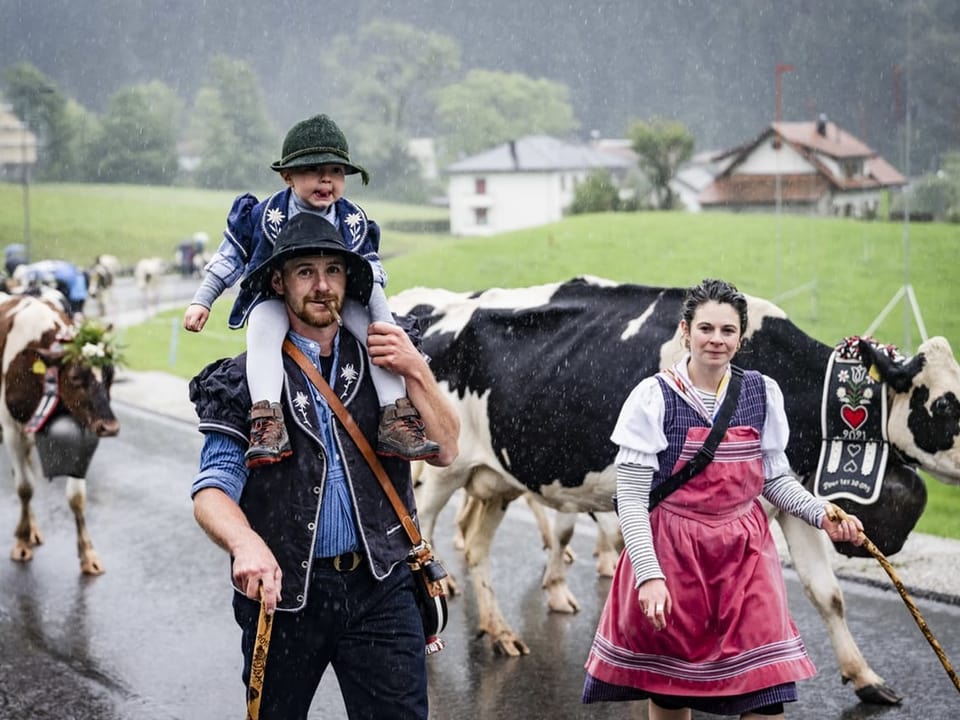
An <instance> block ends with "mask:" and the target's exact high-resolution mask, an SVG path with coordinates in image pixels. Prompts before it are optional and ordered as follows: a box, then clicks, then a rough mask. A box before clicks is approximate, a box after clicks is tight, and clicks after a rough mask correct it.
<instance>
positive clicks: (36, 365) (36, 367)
mask: <svg viewBox="0 0 960 720" xmlns="http://www.w3.org/2000/svg"><path fill="white" fill-rule="evenodd" d="M45 372H47V365H46V363H44V362H43V360H41V359H40V358H37V359H36V360H34V361H33V374H34V375H43V374H44V373H45Z"/></svg>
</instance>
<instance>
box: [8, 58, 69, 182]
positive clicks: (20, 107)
mask: <svg viewBox="0 0 960 720" xmlns="http://www.w3.org/2000/svg"><path fill="white" fill-rule="evenodd" d="M4 80H5V85H6V93H5V94H6V97H7V99H8V100H9V101H10V104H11V105H12V106H13V110H14V112H15V113H16V114H17V116H18V117H19V118H20V119H21V120H22V121H23V122H25V123H26V124H27V126H28V127H29V128H30V130H31V131H33V132H34V134H36V136H37V139H38V142H39V145H40V148H39V152H38V156H37V166H36V176H37V178H39V179H41V180H66V179H72V178H75V177H77V175H78V173H79V168H78V167H77V164H76V159H75V157H74V156H73V155H72V154H71V140H72V130H73V128H72V127H71V125H70V123H69V122H68V117H67V99H66V97H65V96H64V95H63V93H61V92H60V90H59V89H58V88H57V86H56V84H55V83H54V82H53V80H51V79H50V78H48V77H47V76H46V75H44V74H43V73H42V72H41V71H40V70H39V69H37V68H36V67H35V66H33V65H31V64H30V63H20V64H19V65H14V66H13V67H11V68H10V69H9V70H8V71H7V72H6V74H5V77H4Z"/></svg>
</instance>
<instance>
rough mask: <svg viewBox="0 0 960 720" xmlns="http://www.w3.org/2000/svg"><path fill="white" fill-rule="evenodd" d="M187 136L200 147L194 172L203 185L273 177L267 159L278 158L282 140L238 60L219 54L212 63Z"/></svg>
mask: <svg viewBox="0 0 960 720" xmlns="http://www.w3.org/2000/svg"><path fill="white" fill-rule="evenodd" d="M190 135H191V137H193V138H195V139H196V140H197V141H198V142H199V145H200V147H201V151H200V154H201V159H200V165H199V167H198V168H197V171H196V182H197V184H198V185H200V186H201V187H208V188H234V189H249V188H252V187H257V186H258V185H266V184H269V183H271V182H273V183H275V182H276V176H275V174H274V173H273V172H272V171H271V170H270V163H271V162H272V161H273V160H276V159H277V158H278V157H279V152H280V142H279V141H278V139H277V134H276V131H275V130H274V129H273V126H272V125H271V123H270V120H269V118H268V117H267V111H266V105H265V103H264V101H263V93H262V91H261V89H260V83H259V82H258V81H257V78H256V75H254V73H253V71H252V70H251V68H250V66H249V65H248V64H247V63H245V62H243V61H242V60H236V59H233V58H229V57H226V56H224V55H220V56H217V57H215V58H214V59H213V60H212V61H211V62H210V70H209V73H208V76H207V79H206V81H205V83H204V86H203V87H202V88H201V89H200V91H199V92H198V93H197V97H196V101H195V103H194V111H193V115H192V120H191V130H190Z"/></svg>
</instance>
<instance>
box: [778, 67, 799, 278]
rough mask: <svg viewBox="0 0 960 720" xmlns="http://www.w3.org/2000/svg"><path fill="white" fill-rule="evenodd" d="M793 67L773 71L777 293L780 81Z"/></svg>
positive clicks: (779, 194)
mask: <svg viewBox="0 0 960 720" xmlns="http://www.w3.org/2000/svg"><path fill="white" fill-rule="evenodd" d="M793 70H794V67H793V65H787V64H785V63H777V66H776V68H775V69H774V71H773V79H774V102H775V107H774V111H773V117H774V133H776V136H775V137H774V138H773V149H774V152H775V153H776V159H777V162H776V165H775V168H774V180H773V181H774V183H775V186H776V189H775V191H774V196H775V198H776V200H775V202H776V218H777V222H776V224H777V287H776V290H777V292H778V293H779V292H780V290H781V285H780V206H781V204H782V201H781V199H780V196H781V193H782V189H781V187H780V145H781V144H782V143H781V141H780V121H781V119H782V103H783V80H782V79H781V77H782V75H783V74H784V73H788V72H793Z"/></svg>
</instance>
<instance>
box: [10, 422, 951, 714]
mask: <svg viewBox="0 0 960 720" xmlns="http://www.w3.org/2000/svg"><path fill="white" fill-rule="evenodd" d="M117 413H118V415H119V417H120V420H121V422H122V423H123V429H122V431H121V433H120V436H119V437H117V438H111V439H107V440H104V441H103V442H101V443H100V446H99V448H98V450H97V454H96V456H95V457H94V460H93V463H92V465H91V468H90V473H89V474H90V477H89V492H88V495H89V510H88V522H89V529H90V533H91V536H92V538H93V542H94V545H95V546H96V548H97V549H98V551H99V552H100V555H101V557H102V559H103V562H104V565H105V567H106V570H107V572H106V574H105V575H103V576H101V577H98V578H85V577H82V576H81V575H80V570H79V562H78V560H77V558H76V549H75V531H74V527H73V519H72V515H71V514H70V511H69V509H68V508H67V506H66V501H65V499H64V497H63V480H62V479H58V480H55V481H54V482H52V483H44V484H42V485H41V486H40V487H38V488H36V494H35V502H34V507H35V512H36V514H37V520H38V522H39V524H40V529H41V531H42V532H43V533H44V538H45V544H44V545H43V546H41V547H39V548H38V549H37V552H36V555H35V558H34V560H33V562H32V563H30V564H28V565H20V564H17V563H14V562H11V561H9V560H7V559H6V558H0V588H2V589H3V592H2V593H0V648H2V649H3V652H2V653H0V720H5V719H7V718H10V719H12V718H18V719H19V718H31V719H32V720H45V719H47V718H49V719H56V720H63V719H64V718H96V719H97V720H173V719H177V720H193V719H200V720H221V719H222V720H230V719H235V718H241V717H243V714H244V707H243V687H242V684H241V681H240V655H239V632H238V630H237V628H236V626H235V624H234V622H233V619H232V614H231V610H230V593H231V590H230V588H229V586H228V584H227V558H226V556H225V555H224V554H223V552H222V551H220V550H219V549H217V548H216V547H214V546H213V544H212V543H211V542H209V540H207V539H206V538H205V537H204V536H203V533H202V532H201V531H200V530H199V528H197V526H196V525H195V523H194V521H193V517H192V507H191V505H190V501H189V498H188V496H187V492H188V488H189V485H190V482H191V479H192V476H193V472H194V469H195V464H196V458H197V455H198V453H199V449H200V443H201V438H200V435H199V434H198V433H197V432H196V431H195V430H194V429H193V427H192V426H191V425H189V424H187V423H182V422H179V421H173V420H167V419H164V418H158V417H156V416H153V415H151V414H149V413H144V412H142V411H140V410H137V409H135V408H131V407H129V406H120V407H118V408H117ZM6 467H7V461H6V458H5V457H3V458H2V459H0V472H6V470H5V468H6ZM515 505H516V507H514V508H511V509H510V511H509V512H508V515H507V520H506V521H505V523H504V526H503V527H502V528H501V530H500V533H499V534H498V536H497V539H496V542H495V543H494V566H493V572H494V581H495V582H496V584H497V593H498V598H499V600H500V603H501V606H502V608H503V610H504V613H505V614H506V616H507V617H508V618H509V619H510V620H511V622H512V623H513V626H514V628H515V629H516V630H517V632H518V633H519V634H520V635H521V637H522V638H523V639H524V640H525V641H526V642H527V644H528V645H529V646H530V648H531V655H529V656H527V657H523V658H504V657H499V656H495V655H494V654H493V652H492V650H491V649H490V647H489V645H488V643H487V642H486V640H485V639H483V638H480V639H478V638H475V637H474V628H475V627H476V625H477V617H476V605H475V603H474V602H473V599H472V597H471V589H470V587H469V578H468V577H467V575H466V572H465V569H464V563H463V560H462V558H461V556H460V555H459V554H457V553H455V552H454V551H453V550H452V548H451V545H450V542H449V534H450V533H451V532H452V523H453V510H454V508H453V507H452V506H451V507H448V508H447V511H446V512H445V514H444V515H443V516H442V517H441V521H440V524H439V526H438V527H439V531H440V532H441V533H443V534H445V535H447V537H438V538H437V549H438V551H439V553H440V555H441V557H442V558H443V560H444V561H445V563H446V565H447V568H448V570H449V571H451V572H452V573H453V574H455V575H456V576H457V578H458V579H459V580H460V581H461V585H462V587H463V588H464V590H466V595H465V596H461V597H457V598H455V599H453V600H452V601H451V605H450V607H451V624H450V627H448V629H447V631H446V632H445V633H444V638H445V640H446V642H447V648H446V649H445V650H444V651H443V652H441V653H440V654H438V655H435V656H433V657H432V658H431V659H430V662H429V664H430V683H431V707H432V717H433V718H434V719H435V720H465V719H472V718H501V717H512V716H518V717H523V718H525V719H529V720H541V719H542V720H547V719H549V720H558V719H563V718H572V719H576V718H593V719H596V720H605V719H607V718H646V713H645V711H644V709H643V707H642V706H641V705H635V706H629V705H602V706H589V707H584V706H582V705H580V703H579V696H580V689H581V686H582V683H583V669H582V668H583V662H584V659H585V658H586V653H587V651H588V649H589V645H590V641H591V638H592V635H593V631H594V629H595V627H596V622H597V619H598V615H599V611H600V607H601V606H602V602H603V599H604V598H605V596H606V592H607V588H608V581H606V580H603V579H600V578H598V577H597V576H596V573H595V571H594V567H593V562H592V558H591V550H592V545H593V538H592V536H591V532H590V531H591V529H592V528H591V527H590V526H589V523H588V522H585V523H584V524H583V525H581V526H579V527H578V529H577V534H576V536H575V537H574V549H575V551H576V553H577V556H578V560H577V562H576V563H575V564H574V565H573V566H572V568H571V570H570V574H569V583H570V589H571V590H572V592H573V593H574V594H575V595H576V597H577V598H578V599H579V601H580V603H581V606H582V607H583V608H584V609H583V610H582V611H581V612H580V613H578V614H576V615H557V614H550V613H548V612H547V611H546V606H545V602H544V598H543V595H542V591H541V589H540V578H541V575H542V572H543V566H544V561H545V555H544V553H543V552H542V551H541V550H540V538H539V535H538V532H537V529H536V527H535V526H534V524H533V523H532V521H530V520H528V519H527V518H528V516H527V514H526V513H527V511H526V509H525V508H524V507H523V506H522V504H521V503H516V504H515ZM17 511H18V508H17V502H16V497H15V494H14V493H13V490H12V488H9V486H8V490H7V491H5V495H4V501H3V502H2V503H0V537H6V538H7V539H8V542H10V543H12V531H13V527H14V524H15V522H16V517H17ZM517 548H529V552H518V550H517ZM0 550H3V551H4V552H6V550H7V547H0ZM787 577H788V587H789V591H790V600H791V605H792V608H793V612H794V615H795V617H796V620H797V624H798V625H799V627H800V631H801V633H802V635H803V637H804V639H805V641H806V643H807V645H808V647H809V649H810V652H811V655H812V656H813V659H814V661H815V662H816V664H817V667H818V669H819V671H820V672H819V675H818V676H817V677H816V678H815V679H813V680H812V681H809V682H805V683H803V684H802V685H801V689H800V694H801V702H800V703H797V704H796V705H794V706H792V707H790V708H789V709H788V713H787V716H788V717H791V718H818V719H823V718H826V719H827V720H868V719H875V718H884V719H885V720H906V719H908V718H910V719H912V718H924V719H925V720H945V719H947V718H955V717H957V716H960V695H958V694H957V692H956V690H955V689H954V688H953V685H952V683H951V682H950V680H949V678H948V677H947V675H946V673H945V672H944V670H943V668H942V666H941V665H940V663H939V661H938V660H937V658H936V656H935V655H934V653H933V651H932V650H931V648H930V646H929V645H928V644H927V642H926V640H925V639H924V638H923V636H922V634H921V633H920V631H919V630H918V628H917V627H916V625H915V623H914V621H913V619H912V617H911V616H910V614H909V612H908V611H907V609H906V608H905V607H904V605H903V603H902V602H901V600H900V598H899V596H897V594H896V593H895V592H892V591H882V590H879V589H875V588H870V587H866V586H862V585H857V584H854V583H844V592H845V594H846V597H847V602H848V607H849V612H850V615H851V627H852V630H853V633H854V636H855V637H856V639H857V641H858V642H859V644H860V647H861V649H862V650H863V651H864V653H865V654H866V655H867V657H868V660H869V661H870V663H871V664H872V665H873V667H874V669H875V670H877V672H879V673H880V674H881V675H883V676H884V677H885V678H886V679H887V680H888V682H889V683H890V684H891V685H892V686H893V687H894V688H895V689H896V690H898V691H899V692H900V693H901V694H903V695H904V696H905V697H906V700H905V702H904V705H903V706H902V707H899V708H882V707H871V706H866V705H863V704H861V703H859V702H858V701H857V698H856V696H855V695H854V694H853V691H852V690H851V689H850V688H849V687H847V686H843V685H841V683H840V679H839V670H838V667H837V663H836V660H835V658H834V656H833V653H832V650H831V648H830V646H829V641H828V639H827V636H826V632H825V630H824V629H823V626H822V624H821V623H820V621H819V619H818V618H817V617H816V616H815V612H814V610H813V609H812V607H811V606H810V605H809V603H807V602H806V600H805V598H804V597H803V593H802V590H801V589H800V586H799V584H798V583H797V582H796V580H795V578H794V577H793V575H792V573H790V572H788V574H787ZM918 605H919V606H920V609H921V612H922V613H923V615H924V617H925V618H926V620H927V622H928V624H929V626H930V628H931V629H932V631H933V632H934V634H935V635H936V636H937V638H938V640H939V642H940V644H941V645H942V646H943V649H944V650H945V652H946V653H947V656H948V657H949V658H951V660H953V662H954V663H956V662H957V661H958V659H960V607H958V606H951V605H946V604H942V603H932V602H927V601H918ZM310 717H311V718H312V719H314V720H317V719H319V718H324V720H340V719H342V718H345V713H344V711H343V706H342V703H341V702H340V700H339V694H338V691H337V687H336V680H335V678H334V677H333V675H332V674H330V673H328V676H327V677H326V678H325V679H324V682H323V684H322V685H321V690H320V693H319V694H318V697H317V699H316V701H315V703H314V706H313V708H312V710H311V714H310ZM702 717H703V718H705V717H707V716H702ZM698 720H700V718H699V717H698Z"/></svg>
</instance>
